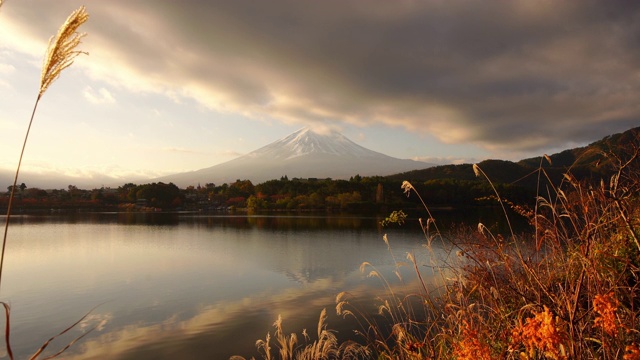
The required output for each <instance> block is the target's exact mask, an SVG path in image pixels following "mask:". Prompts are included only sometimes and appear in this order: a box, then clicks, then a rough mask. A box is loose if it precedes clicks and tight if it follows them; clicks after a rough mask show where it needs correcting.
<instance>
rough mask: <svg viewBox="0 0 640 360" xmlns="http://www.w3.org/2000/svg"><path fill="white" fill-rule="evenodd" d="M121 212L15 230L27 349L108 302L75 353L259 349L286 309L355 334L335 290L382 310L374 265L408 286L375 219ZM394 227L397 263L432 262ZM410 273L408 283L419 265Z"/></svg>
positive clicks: (14, 276)
mask: <svg viewBox="0 0 640 360" xmlns="http://www.w3.org/2000/svg"><path fill="white" fill-rule="evenodd" d="M122 216H123V215H118V216H117V217H116V216H112V217H111V218H108V216H107V219H106V220H105V219H103V218H97V220H96V217H95V215H91V218H90V219H89V220H87V221H84V220H82V219H74V220H72V222H71V223H70V224H66V223H64V222H63V221H61V220H60V219H58V218H57V219H55V220H54V222H53V223H48V222H47V221H41V222H36V223H26V224H22V225H20V226H15V227H14V228H13V229H12V240H13V241H12V242H11V244H10V248H9V251H10V253H11V256H10V258H9V259H8V261H7V267H6V270H7V271H6V274H7V277H6V278H3V291H4V294H5V296H7V297H8V298H10V299H11V300H12V301H13V302H14V303H15V304H16V306H15V308H14V309H15V312H14V313H13V314H12V315H15V317H14V318H13V319H12V320H14V323H19V324H21V327H20V328H17V329H16V332H15V335H16V337H15V338H16V339H21V340H19V341H22V343H21V344H18V345H19V346H17V347H19V348H21V349H24V348H27V349H29V350H30V349H32V348H33V344H32V342H33V341H35V340H30V339H34V338H40V337H41V335H42V334H44V335H43V336H42V337H45V338H46V336H50V333H49V332H48V330H49V329H51V328H54V329H55V328H57V327H58V326H59V325H60V324H69V323H72V322H73V321H75V320H77V317H78V315H79V314H78V313H79V312H80V313H81V314H82V313H83V312H84V311H86V310H88V309H90V308H91V307H93V306H95V305H96V304H100V303H103V302H104V301H107V303H106V304H104V305H102V306H100V307H99V308H98V309H97V311H96V312H95V314H96V316H95V317H93V318H92V320H94V321H95V322H93V324H98V323H99V322H101V321H104V320H108V323H107V324H106V326H105V327H104V332H97V331H96V332H93V333H92V334H90V335H89V336H87V337H86V338H84V339H83V340H82V341H81V343H79V344H76V345H75V346H74V347H73V348H72V351H73V353H75V354H76V355H75V358H76V359H103V358H110V359H162V358H167V359H168V358H171V359H175V358H194V359H197V358H228V356H230V355H233V354H239V355H243V356H248V357H250V356H251V355H252V354H254V355H257V354H256V353H255V346H254V342H255V340H257V339H258V338H264V336H265V334H266V332H267V331H272V330H273V329H272V327H271V326H272V324H273V322H274V321H275V319H276V318H277V316H278V314H281V315H282V316H283V319H284V324H285V331H287V332H292V331H296V332H298V333H299V332H300V331H302V329H304V328H307V329H313V328H315V326H316V325H317V320H318V316H319V313H320V311H321V310H322V309H323V308H327V310H328V313H329V314H330V318H329V326H330V327H332V328H334V329H335V328H339V329H343V330H344V334H347V333H348V334H350V333H351V330H353V328H352V327H351V328H350V327H349V326H344V324H345V322H344V321H343V320H341V319H338V318H337V316H336V315H335V311H334V309H333V307H334V306H335V296H336V295H337V294H338V293H340V292H342V291H349V292H350V293H352V294H354V296H355V298H357V299H364V300H359V301H360V302H361V303H363V304H366V306H370V307H371V311H374V310H375V306H374V300H373V299H375V298H376V296H377V295H380V294H379V291H380V290H379V289H380V288H381V282H380V281H379V280H378V279H372V278H367V277H366V276H365V275H363V274H362V273H361V272H360V271H359V267H360V264H361V263H362V262H364V261H368V262H370V263H372V264H374V265H376V267H377V269H378V270H379V271H380V272H381V273H383V274H385V276H388V277H389V278H390V282H391V283H392V285H393V286H399V287H400V286H402V285H401V284H400V282H399V281H397V280H396V279H395V278H393V272H394V271H395V270H396V268H395V264H394V261H393V258H392V257H391V256H390V254H389V252H388V250H387V246H386V244H385V243H384V241H383V240H382V233H381V232H380V230H379V229H378V228H377V220H376V219H366V218H344V219H343V218H336V219H334V218H322V217H320V218H314V217H299V218H273V217H271V218H270V217H241V216H237V217H204V216H203V217H195V216H193V217H180V219H179V222H178V223H177V224H176V221H175V219H173V218H172V219H171V220H170V221H169V224H168V226H165V224H164V223H163V222H162V221H160V220H159V218H154V220H153V221H152V225H151V226H145V225H143V224H144V223H138V222H139V221H142V220H141V219H143V218H144V217H141V216H139V215H136V220H135V221H125V222H122V219H121V217H122ZM132 223H135V224H136V225H133V226H132V225H131V224H132ZM23 225H24V226H23ZM387 230H388V231H389V240H390V243H391V247H392V250H393V252H394V254H395V257H396V259H397V260H398V261H405V262H406V253H407V252H408V251H410V252H413V253H415V254H416V256H418V257H419V260H418V263H420V264H430V261H431V260H430V259H431V258H430V255H429V252H428V251H427V250H425V249H424V248H423V247H422V246H421V245H422V244H423V238H422V237H421V234H420V232H419V231H406V230H398V229H385V231H387ZM420 270H421V271H423V270H424V271H425V272H424V274H423V276H424V277H425V278H426V279H427V280H428V281H431V280H429V275H430V273H429V268H427V267H421V268H420ZM400 271H401V273H402V274H403V278H404V281H405V283H407V285H410V284H411V283H412V281H413V279H414V278H415V274H412V273H413V269H412V267H411V266H405V267H402V268H401V270H400ZM412 275H413V276H412ZM417 288H418V287H417V286H416V287H414V288H413V289H411V290H409V291H416V290H415V289H417ZM79 309H80V310H79ZM81 314H80V315H81ZM102 314H109V315H102ZM331 314H332V315H331ZM67 319H72V320H71V321H69V320H67ZM90 326H94V325H90ZM78 330H79V329H78ZM13 335H14V333H12V336H13ZM39 345H40V344H36V347H37V346H39ZM14 349H15V347H14ZM79 352H82V354H79ZM19 354H20V355H19V356H22V355H23V353H22V352H20V353H19Z"/></svg>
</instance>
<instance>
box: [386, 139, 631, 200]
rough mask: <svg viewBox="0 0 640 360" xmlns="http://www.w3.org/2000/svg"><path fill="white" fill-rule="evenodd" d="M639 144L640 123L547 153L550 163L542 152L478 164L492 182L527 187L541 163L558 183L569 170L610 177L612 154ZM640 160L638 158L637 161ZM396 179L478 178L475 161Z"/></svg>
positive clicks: (583, 176) (626, 154)
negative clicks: (515, 158) (473, 164)
mask: <svg viewBox="0 0 640 360" xmlns="http://www.w3.org/2000/svg"><path fill="white" fill-rule="evenodd" d="M638 148H640V127H636V128H632V129H629V130H627V131H625V132H623V133H619V134H613V135H609V136H606V137H604V138H603V139H601V140H598V141H595V142H593V143H591V144H589V145H587V146H584V147H578V148H574V149H568V150H564V151H562V152H560V153H557V154H553V155H550V156H548V158H549V160H551V163H549V162H548V161H547V159H545V158H543V157H542V156H539V157H534V158H529V159H523V160H520V161H518V162H512V161H507V160H484V161H482V162H480V163H478V166H479V167H480V168H481V169H482V170H483V171H484V172H485V173H486V174H487V175H488V176H489V178H490V179H491V181H492V182H495V183H503V184H511V183H515V184H517V185H520V186H524V187H526V188H535V187H537V185H538V177H537V172H536V170H537V169H538V168H539V167H540V166H542V167H543V168H544V170H545V172H546V174H547V175H548V176H549V178H550V179H551V180H552V181H553V183H555V184H557V183H558V182H559V181H560V179H562V178H563V176H564V174H565V173H566V172H567V171H568V170H570V171H571V174H572V175H573V176H574V177H575V178H576V179H578V180H587V179H592V180H597V181H599V180H600V179H601V178H604V179H608V178H609V177H610V176H611V175H612V174H613V171H615V170H616V166H615V164H614V163H613V162H612V157H611V156H607V155H606V154H614V155H615V156H618V157H620V158H621V159H629V158H631V157H632V155H633V149H638ZM637 161H640V160H639V159H636V162H637ZM389 178H391V179H394V180H408V181H427V180H443V179H455V180H466V181H468V180H473V179H475V178H476V176H475V174H474V172H473V169H472V164H461V165H442V166H434V167H430V168H428V169H420V170H413V171H408V172H404V173H400V174H394V175H391V176H389Z"/></svg>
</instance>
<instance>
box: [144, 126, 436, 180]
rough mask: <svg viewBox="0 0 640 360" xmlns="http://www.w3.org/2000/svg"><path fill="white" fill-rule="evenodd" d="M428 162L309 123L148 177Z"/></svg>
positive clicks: (297, 174)
mask: <svg viewBox="0 0 640 360" xmlns="http://www.w3.org/2000/svg"><path fill="white" fill-rule="evenodd" d="M430 166H433V165H432V164H428V163H425V162H421V161H414V160H408V159H398V158H394V157H391V156H387V155H384V154H381V153H379V152H376V151H373V150H369V149H367V148H364V147H362V146H360V145H358V144H356V143H354V142H353V141H351V140H349V139H348V138H346V137H345V136H344V135H342V134H340V133H338V132H335V131H333V132H330V133H328V134H321V133H317V132H314V131H313V130H311V129H309V128H303V129H300V130H298V131H296V132H294V133H293V134H291V135H289V136H287V137H285V138H282V139H280V140H277V141H275V142H273V143H271V144H269V145H266V146H264V147H262V148H260V149H258V150H255V151H253V152H250V153H248V154H246V155H243V156H241V157H238V158H236V159H233V160H230V161H227V162H225V163H222V164H218V165H215V166H212V167H208V168H205V169H201V170H196V171H190V172H184V173H178V174H173V175H168V176H163V177H160V178H156V179H154V181H162V182H165V183H167V182H173V183H174V184H176V185H178V186H179V187H185V186H189V185H197V184H206V183H214V184H217V185H220V184H223V183H232V182H235V181H236V180H238V179H240V180H247V179H248V180H251V182H253V183H254V184H258V183H261V182H265V181H267V180H273V179H280V178H281V177H283V176H285V175H286V176H287V177H288V178H290V179H291V178H320V179H324V178H332V179H348V178H350V177H351V176H354V175H361V176H374V175H380V176H384V175H392V174H397V173H400V172H405V171H410V170H418V169H424V168H427V167H430Z"/></svg>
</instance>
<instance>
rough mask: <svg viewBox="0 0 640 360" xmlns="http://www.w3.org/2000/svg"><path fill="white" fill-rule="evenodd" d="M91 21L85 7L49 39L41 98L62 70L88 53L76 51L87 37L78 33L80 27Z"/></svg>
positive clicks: (68, 19) (42, 76)
mask: <svg viewBox="0 0 640 360" xmlns="http://www.w3.org/2000/svg"><path fill="white" fill-rule="evenodd" d="M88 19H89V14H88V13H87V11H86V9H85V7H84V6H81V7H80V8H78V9H77V10H75V11H74V12H72V13H71V15H69V17H68V18H67V21H65V22H64V24H63V25H62V26H61V27H60V29H59V30H58V34H57V35H55V36H52V37H51V38H50V39H49V46H48V48H47V53H46V56H45V57H44V62H43V64H42V75H41V77H40V92H39V93H38V98H40V97H41V96H42V95H43V94H44V93H45V91H47V89H48V88H49V85H51V84H52V83H53V82H54V81H55V80H56V79H57V78H58V77H59V76H60V73H61V72H62V70H64V69H66V68H68V67H69V66H71V64H73V60H74V59H75V58H76V57H77V56H78V55H80V54H87V53H86V52H83V51H79V50H76V47H77V46H78V45H79V44H80V40H82V38H83V37H84V36H85V35H86V34H85V33H78V28H79V27H80V25H82V24H84V23H85V22H86V21H87V20H88Z"/></svg>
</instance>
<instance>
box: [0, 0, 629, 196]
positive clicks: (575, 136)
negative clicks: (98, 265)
mask: <svg viewBox="0 0 640 360" xmlns="http://www.w3.org/2000/svg"><path fill="white" fill-rule="evenodd" d="M81 5H86V8H87V11H88V13H89V14H90V18H89V20H88V21H87V23H85V24H84V25H82V27H81V29H80V30H81V31H83V32H86V36H85V37H84V38H83V40H82V44H81V45H80V47H79V49H80V50H83V51H86V52H88V53H89V55H87V56H79V57H78V58H76V61H75V63H74V64H73V65H72V66H71V67H70V68H68V69H66V70H65V71H64V72H63V73H62V75H61V76H60V78H59V79H58V80H57V81H56V82H55V83H54V84H53V85H51V86H50V87H49V89H48V90H47V92H46V93H45V95H44V96H43V98H42V100H41V102H40V104H39V105H38V110H37V113H36V116H35V119H34V124H33V127H32V130H31V134H30V137H29V142H28V144H27V148H26V151H25V157H24V160H23V165H22V166H23V167H22V174H24V175H23V176H22V177H21V179H31V181H33V182H35V183H36V185H40V184H39V183H38V182H42V181H43V180H42V179H47V178H53V177H55V176H62V175H64V176H71V177H72V178H71V179H72V180H74V179H75V181H77V183H78V184H80V185H84V184H87V185H86V186H88V185H89V184H92V185H95V186H100V185H101V184H102V185H104V184H105V183H110V184H116V185H118V184H123V183H124V182H128V181H130V180H136V179H149V178H153V177H157V176H162V175H168V174H173V173H177V172H183V171H190V170H198V169H202V168H206V167H210V166H213V165H216V164H219V163H222V162H225V161H228V160H232V159H234V158H236V157H238V156H240V155H243V154H246V153H249V152H251V151H253V150H256V149H258V148H260V147H262V146H264V145H267V144H269V143H271V142H273V141H276V140H278V139H280V138H283V137H285V136H287V135H289V134H290V133H292V132H294V131H296V130H298V129H300V128H302V127H311V128H313V129H317V130H319V131H321V130H326V129H336V130H339V131H340V132H342V133H343V134H344V135H345V136H347V137H348V138H350V139H351V140H353V141H355V142H356V143H358V144H360V145H362V146H364V147H367V148H369V149H371V150H375V151H378V152H382V153H384V154H387V155H390V156H394V157H398V158H408V159H415V160H423V161H427V162H430V163H435V164H446V163H463V162H466V163H470V162H477V161H481V160H484V159H505V160H520V159H523V158H528V157H533V156H540V155H542V154H552V153H554V152H558V151H561V150H564V149H567V148H573V147H577V146H584V145H586V144H588V143H591V142H593V141H596V140H599V139H601V138H603V137H604V136H606V135H609V134H613V133H617V132H622V131H625V130H628V129H630V128H632V127H636V126H639V125H640V101H639V99H640V96H639V95H640V3H638V2H635V1H615V0H614V1H589V0H585V1H564V2H559V1H545V0H541V1H529V0H512V1H472V0H465V1H462V0H452V1H443V0H424V1H415V0H395V1H388V0H367V1H361V0H324V1H311V0H270V1H250V0H234V1H226V0H224V1H217V0H210V1H204V0H199V1H196V0H181V1H172V0H136V1H126V0H112V1H85V2H80V1H75V0H56V1H50V0H5V1H4V4H3V5H2V7H0V153H1V154H2V156H0V172H1V171H5V170H6V172H7V173H8V172H10V171H15V167H16V165H17V162H18V157H19V155H20V149H21V146H22V141H23V139H24V134H25V132H26V129H27V125H28V121H29V117H30V115H31V111H32V109H33V104H34V102H35V99H36V96H37V92H38V89H39V82H40V73H41V65H42V58H43V54H44V52H45V50H46V46H47V42H48V40H49V38H50V36H52V35H54V34H55V33H56V32H57V29H58V27H59V26H60V25H61V24H62V23H63V22H64V20H65V19H66V17H67V16H68V15H69V14H70V13H71V12H72V11H73V10H75V9H76V8H78V7H79V6H81ZM38 175H39V176H40V177H38ZM3 179H4V178H3ZM65 181H71V180H65ZM7 185H9V184H7ZM27 185H28V186H29V183H27ZM40 186H42V185H40ZM0 188H2V187H1V186H0Z"/></svg>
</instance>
